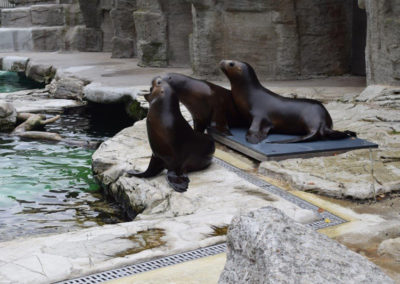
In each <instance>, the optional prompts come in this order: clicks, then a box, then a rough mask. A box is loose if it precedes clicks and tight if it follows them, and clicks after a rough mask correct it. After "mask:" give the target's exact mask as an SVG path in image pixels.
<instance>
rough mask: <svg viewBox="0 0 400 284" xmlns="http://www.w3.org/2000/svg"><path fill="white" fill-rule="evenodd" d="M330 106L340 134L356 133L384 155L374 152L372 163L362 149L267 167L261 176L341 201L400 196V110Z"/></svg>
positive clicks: (363, 106)
mask: <svg viewBox="0 0 400 284" xmlns="http://www.w3.org/2000/svg"><path fill="white" fill-rule="evenodd" d="M374 103H375V102H372V103H371V104H374ZM325 106H326V108H327V109H328V111H329V113H330V114H331V116H332V119H333V121H334V128H335V129H338V130H342V131H343V130H353V131H355V132H357V135H358V137H360V138H362V139H366V140H368V141H371V142H375V143H377V144H379V149H376V150H372V152H371V154H372V158H373V163H372V162H371V159H370V152H369V150H362V149H361V150H357V151H349V152H346V153H342V154H337V155H333V156H327V157H314V158H309V159H286V160H282V161H279V162H276V161H267V162H262V163H261V164H260V167H259V171H260V172H261V173H263V174H267V175H269V176H271V177H274V178H276V179H278V180H282V181H285V182H286V183H288V184H290V185H291V186H292V187H293V188H296V189H297V190H302V191H310V192H317V193H320V194H323V195H328V196H334V197H337V198H346V197H351V198H356V199H368V198H374V196H377V195H379V194H381V193H388V192H392V191H396V190H399V189H400V172H399V171H398V167H397V165H396V164H395V163H394V161H395V159H396V158H395V157H397V156H399V155H400V151H399V149H400V148H399V147H400V144H399V140H398V131H399V130H400V125H399V123H398V121H399V118H398V110H397V109H389V108H381V107H376V106H375V105H364V104H356V105H353V104H343V103H338V102H331V103H328V104H326V105H325ZM392 158H393V160H392ZM388 161H393V162H388ZM372 166H373V171H371V167H372Z"/></svg>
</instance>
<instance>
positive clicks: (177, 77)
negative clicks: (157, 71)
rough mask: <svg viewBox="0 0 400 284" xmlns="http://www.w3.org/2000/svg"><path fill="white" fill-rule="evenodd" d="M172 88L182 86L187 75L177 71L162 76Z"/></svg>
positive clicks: (177, 88) (180, 87)
mask: <svg viewBox="0 0 400 284" xmlns="http://www.w3.org/2000/svg"><path fill="white" fill-rule="evenodd" d="M162 79H163V81H165V82H167V83H168V84H169V85H170V86H171V87H172V88H173V89H174V90H180V89H182V88H184V87H185V86H186V84H187V82H188V77H187V76H185V75H183V74H178V73H168V74H166V75H164V76H163V77H162Z"/></svg>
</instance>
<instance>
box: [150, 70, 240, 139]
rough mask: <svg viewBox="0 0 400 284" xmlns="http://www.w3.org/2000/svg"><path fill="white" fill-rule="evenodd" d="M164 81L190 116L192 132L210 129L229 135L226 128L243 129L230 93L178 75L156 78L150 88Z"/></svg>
mask: <svg viewBox="0 0 400 284" xmlns="http://www.w3.org/2000/svg"><path fill="white" fill-rule="evenodd" d="M161 81H166V82H168V84H169V85H170V86H171V88H173V89H174V91H175V93H176V95H177V96H178V98H179V101H181V102H182V103H183V104H184V105H185V106H186V107H187V109H188V110H189V112H190V113H191V115H192V117H193V124H194V130H195V131H197V132H201V133H203V132H204V130H205V129H206V128H207V127H209V126H211V127H212V128H215V129H217V130H218V131H219V132H221V133H224V134H226V135H231V133H230V131H229V127H233V126H240V125H242V126H244V125H243V122H244V121H243V119H242V118H241V117H240V115H239V112H238V110H237V108H236V106H235V104H234V103H233V99H232V95H231V92H230V91H229V90H227V89H225V88H223V87H220V86H218V85H215V84H213V83H210V82H207V81H204V80H198V79H195V78H192V77H189V76H185V75H182V74H177V73H169V74H167V75H165V76H162V77H156V78H154V79H153V81H152V88H153V87H154V86H157V84H160V83H161Z"/></svg>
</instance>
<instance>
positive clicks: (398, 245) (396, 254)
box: [378, 238, 400, 262]
mask: <svg viewBox="0 0 400 284" xmlns="http://www.w3.org/2000/svg"><path fill="white" fill-rule="evenodd" d="M378 254H379V255H386V256H390V257H393V258H394V259H395V260H396V261H397V262H399V261H400V238H395V239H388V240H384V241H383V242H382V243H381V244H380V245H379V247H378Z"/></svg>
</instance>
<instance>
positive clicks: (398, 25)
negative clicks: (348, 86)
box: [365, 0, 400, 86]
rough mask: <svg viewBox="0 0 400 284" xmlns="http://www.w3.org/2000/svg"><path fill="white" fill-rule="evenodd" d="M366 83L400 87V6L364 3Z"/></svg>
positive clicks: (389, 1) (385, 0)
mask: <svg viewBox="0 0 400 284" xmlns="http://www.w3.org/2000/svg"><path fill="white" fill-rule="evenodd" d="M365 9H366V12H367V22H368V25H367V44H366V65H367V66H366V67H367V82H368V85H371V84H383V85H396V86H399V85H400V61H399V58H400V45H399V41H400V19H399V11H400V2H399V1H396V0H382V1H373V0H365Z"/></svg>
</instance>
